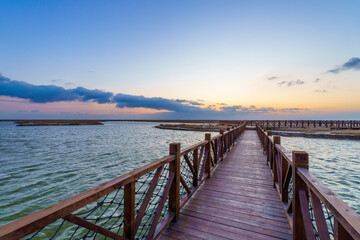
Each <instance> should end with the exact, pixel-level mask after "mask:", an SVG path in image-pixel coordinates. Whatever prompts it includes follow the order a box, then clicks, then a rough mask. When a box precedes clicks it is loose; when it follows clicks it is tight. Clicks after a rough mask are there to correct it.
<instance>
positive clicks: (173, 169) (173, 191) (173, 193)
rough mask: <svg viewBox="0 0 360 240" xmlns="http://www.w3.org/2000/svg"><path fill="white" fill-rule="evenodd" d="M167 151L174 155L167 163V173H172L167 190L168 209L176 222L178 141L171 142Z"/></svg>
mask: <svg viewBox="0 0 360 240" xmlns="http://www.w3.org/2000/svg"><path fill="white" fill-rule="evenodd" d="M169 153H170V155H175V160H174V161H172V162H170V164H169V175H170V174H171V173H174V179H173V183H172V184H171V188H170V192H169V211H170V212H173V213H174V218H173V222H177V221H178V220H179V218H180V143H171V144H170V149H169Z"/></svg>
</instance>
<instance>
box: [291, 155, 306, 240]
mask: <svg viewBox="0 0 360 240" xmlns="http://www.w3.org/2000/svg"><path fill="white" fill-rule="evenodd" d="M292 159H293V167H292V177H293V199H292V207H293V210H292V213H293V239H294V240H300V239H306V230H305V224H304V221H303V217H302V212H301V206H300V198H299V191H301V190H303V191H305V192H307V186H306V183H305V182H304V181H303V180H302V179H301V177H300V176H299V175H298V174H297V169H298V168H305V169H309V155H308V154H307V153H306V152H302V151H293V152H292Z"/></svg>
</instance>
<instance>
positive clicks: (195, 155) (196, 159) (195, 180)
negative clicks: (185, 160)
mask: <svg viewBox="0 0 360 240" xmlns="http://www.w3.org/2000/svg"><path fill="white" fill-rule="evenodd" d="M193 167H194V169H195V174H194V175H193V185H194V186H195V187H196V186H197V185H198V178H199V177H198V176H199V149H198V148H195V149H194V151H193Z"/></svg>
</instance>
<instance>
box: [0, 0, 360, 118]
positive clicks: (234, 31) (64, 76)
mask: <svg viewBox="0 0 360 240" xmlns="http://www.w3.org/2000/svg"><path fill="white" fill-rule="evenodd" d="M359 13H360V2H359V1H355V0H347V1H331V0H327V1H321V0H319V1H257V0H255V1H240V0H239V1H230V0H218V1H212V0H206V1H205V0H203V1H202V0H199V1H156V0H155V1H118V0H116V1H112V0H106V1H90V0H89V1H66V0H64V1H45V0H44V1H38V0H32V1H20V0H19V1H13V0H2V1H0V74H1V75H0V119H339V120H341V119H344V120H345V119H353V120H359V119H360V44H359V43H360V14H359Z"/></svg>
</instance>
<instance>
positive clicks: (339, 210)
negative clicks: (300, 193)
mask: <svg viewBox="0 0 360 240" xmlns="http://www.w3.org/2000/svg"><path fill="white" fill-rule="evenodd" d="M297 173H298V175H299V176H300V177H301V178H302V180H303V181H304V182H305V183H306V185H307V186H308V188H309V189H311V191H312V192H313V193H315V195H316V196H317V197H318V198H319V199H320V200H321V202H322V203H323V204H325V205H326V207H327V208H328V209H329V210H330V211H331V212H332V214H333V215H334V217H335V218H336V219H337V220H338V222H339V223H341V225H342V226H343V227H344V228H345V229H346V230H347V231H348V232H350V233H351V235H352V236H353V238H354V239H360V215H359V214H358V213H357V212H355V211H354V210H353V209H352V208H351V207H349V206H348V205H347V204H346V203H345V202H344V201H343V200H341V199H340V198H339V197H338V196H337V195H336V194H335V193H333V192H332V191H331V190H330V189H329V188H328V187H326V186H325V185H324V184H323V183H322V182H320V181H319V180H318V179H317V178H316V177H315V176H314V175H313V174H312V173H311V172H310V171H309V170H308V169H303V168H298V169H297Z"/></svg>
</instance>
